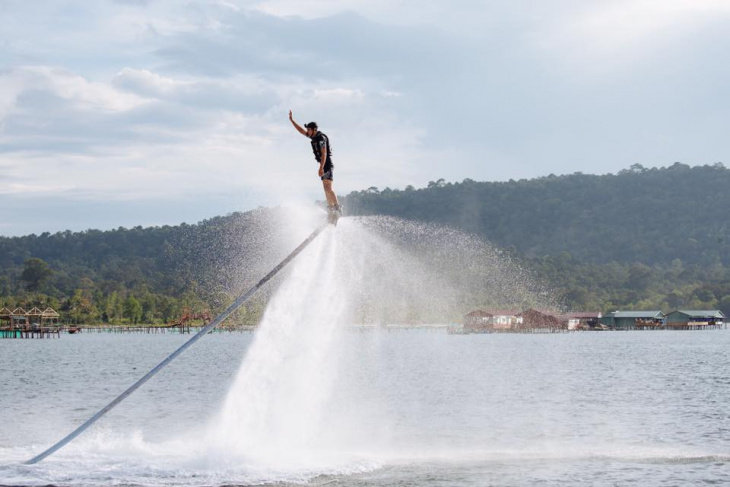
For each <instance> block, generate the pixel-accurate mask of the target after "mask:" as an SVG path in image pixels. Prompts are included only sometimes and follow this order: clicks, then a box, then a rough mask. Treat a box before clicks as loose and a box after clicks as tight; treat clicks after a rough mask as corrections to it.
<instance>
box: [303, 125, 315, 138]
mask: <svg viewBox="0 0 730 487" xmlns="http://www.w3.org/2000/svg"><path fill="white" fill-rule="evenodd" d="M304 128H306V129H307V137H314V135H315V134H316V133H317V130H318V129H317V122H309V123H307V124H304Z"/></svg>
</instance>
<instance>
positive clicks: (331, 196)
mask: <svg viewBox="0 0 730 487" xmlns="http://www.w3.org/2000/svg"><path fill="white" fill-rule="evenodd" d="M322 185H323V186H324V196H325V198H327V206H335V207H337V206H339V203H338V201H337V195H336V194H335V192H334V191H333V190H332V180H331V179H324V180H322Z"/></svg>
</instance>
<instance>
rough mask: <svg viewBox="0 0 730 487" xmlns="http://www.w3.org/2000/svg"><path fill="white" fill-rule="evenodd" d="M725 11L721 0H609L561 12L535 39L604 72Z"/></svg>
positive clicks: (728, 11) (728, 5) (728, 10)
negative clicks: (564, 12)
mask: <svg viewBox="0 0 730 487" xmlns="http://www.w3.org/2000/svg"><path fill="white" fill-rule="evenodd" d="M729 17H730V2H727V1H725V0H610V1H604V2H595V3H587V4H585V5H583V6H581V7H580V8H576V9H573V10H572V11H568V12H566V14H565V15H563V16H561V17H558V18H556V19H555V22H554V23H553V25H552V27H551V28H550V29H548V30H546V34H545V36H544V37H542V36H539V37H538V39H540V42H544V45H546V46H548V47H549V48H554V49H556V50H557V53H559V54H562V55H565V56H566V59H567V60H569V61H571V62H575V63H579V64H580V65H581V66H582V67H590V68H591V69H593V68H595V69H598V70H600V71H602V72H610V71H611V70H614V69H617V68H619V67H622V66H623V67H626V68H628V69H630V68H631V66H633V63H634V62H635V61H639V60H642V59H644V58H646V57H647V56H650V55H652V54H654V53H655V52H656V51H657V50H658V49H661V48H663V47H665V46H668V45H672V44H673V43H675V42H677V41H679V40H680V39H681V40H684V41H687V39H686V38H687V36H690V35H694V34H696V33H698V32H700V31H701V29H702V28H703V27H704V26H706V25H707V24H708V23H713V22H715V21H717V20H718V19H722V18H725V19H728V18H729Z"/></svg>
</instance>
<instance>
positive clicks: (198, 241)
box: [0, 163, 730, 324]
mask: <svg viewBox="0 0 730 487" xmlns="http://www.w3.org/2000/svg"><path fill="white" fill-rule="evenodd" d="M729 183H730V170H728V169H726V168H725V167H724V166H723V165H722V164H719V163H718V164H714V165H708V166H700V167H689V166H687V165H685V164H680V163H676V164H673V165H671V166H669V167H663V168H644V167H643V166H640V165H638V164H637V165H634V166H631V168H629V169H626V170H624V171H621V172H619V173H618V174H607V175H587V174H582V173H576V174H571V175H565V176H555V175H550V176H547V177H543V178H537V179H530V180H519V181H512V180H511V181H506V182H477V181H472V180H468V179H467V180H464V181H462V182H460V183H451V182H446V181H445V180H443V179H439V180H437V181H433V182H430V183H429V184H428V186H427V187H425V188H420V189H416V188H414V187H411V186H409V187H407V188H405V189H403V190H395V189H389V188H385V189H383V190H380V189H378V188H368V189H366V190H363V191H357V192H352V193H350V194H349V195H347V196H345V197H343V198H342V199H343V204H344V205H345V207H346V210H347V212H348V213H349V214H350V215H389V216H395V217H400V218H404V219H410V220H420V221H425V222H431V223H437V224H440V225H445V226H449V227H453V228H456V229H459V230H461V231H463V232H466V233H469V234H474V235H477V236H479V237H480V238H483V239H486V240H488V241H490V242H492V243H494V244H496V245H498V246H500V247H502V248H503V249H506V251H507V252H508V253H510V254H511V255H512V257H513V258H515V259H517V260H520V261H522V262H523V264H524V266H525V267H527V268H529V269H531V270H532V271H533V272H534V273H535V274H536V275H537V276H538V277H539V278H540V279H542V280H543V281H544V282H546V283H547V284H548V285H549V286H550V287H551V288H552V289H553V291H554V293H555V294H556V296H557V298H559V300H560V301H561V302H562V303H564V304H565V306H566V308H571V309H584V310H599V309H600V310H603V311H613V310H615V309H619V308H623V309H648V308H655V309H656V308H660V309H664V310H667V309H673V308H677V307H694V308H720V309H722V310H723V311H725V312H726V313H727V314H730V227H729V226H728V221H727V215H728V213H729V212H728V210H730V204H729V202H728V196H727V188H728V187H730V185H729ZM280 216H281V215H280V210H279V209H276V208H272V209H265V208H259V209H257V210H253V211H250V212H245V213H233V214H230V215H227V216H221V217H216V218H212V219H209V220H205V221H202V222H200V223H197V224H193V225H190V224H181V225H177V226H162V227H150V228H142V227H134V228H130V229H126V228H118V229H115V230H109V231H100V230H87V231H84V232H70V231H66V232H57V233H54V234H51V233H42V234H40V235H28V236H23V237H0V305H2V306H7V307H9V308H11V309H12V308H13V307H16V306H22V307H31V306H50V307H53V308H54V309H56V310H57V311H59V312H60V313H61V315H62V319H63V320H64V321H66V322H78V323H81V322H95V321H99V322H107V323H140V322H145V323H168V322H170V321H172V320H174V319H175V318H176V317H179V316H180V314H181V313H182V311H183V309H185V308H188V309H191V310H192V311H203V310H205V309H208V310H210V311H211V313H216V312H218V311H221V310H222V309H224V308H225V307H226V306H227V305H228V304H230V303H231V302H232V301H233V299H234V298H235V296H237V295H238V294H239V293H240V292H241V290H243V289H244V288H246V286H249V285H251V284H252V283H253V282H255V280H256V279H257V278H258V277H260V276H261V275H263V274H265V272H266V271H268V269H269V268H270V267H271V266H272V265H273V264H275V263H276V262H277V260H276V259H278V258H280V257H282V256H283V255H285V253H286V251H287V250H288V246H287V245H288V244H287V243H286V241H285V238H284V237H285V235H286V228H285V227H286V226H285V225H284V224H282V222H283V220H282V219H281V218H280ZM272 246H273V247H274V248H273V249H272ZM277 246H278V247H277ZM279 247H280V248H279ZM232 264H233V265H232ZM267 292H268V291H267ZM267 298H268V295H267V294H266V292H265V293H264V294H263V295H262V296H260V297H258V298H257V299H256V300H255V301H254V302H253V303H251V304H250V305H248V306H247V307H246V308H245V309H242V310H241V312H240V313H239V314H238V315H237V316H236V317H235V319H236V320H237V321H238V322H239V323H245V324H254V323H256V322H257V321H258V319H259V318H260V315H261V313H262V310H263V309H264V306H265V303H266V300H267ZM465 311H469V310H465Z"/></svg>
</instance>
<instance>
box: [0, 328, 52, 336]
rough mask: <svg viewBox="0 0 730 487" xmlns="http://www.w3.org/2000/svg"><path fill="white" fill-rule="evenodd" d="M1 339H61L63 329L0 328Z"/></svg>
mask: <svg viewBox="0 0 730 487" xmlns="http://www.w3.org/2000/svg"><path fill="white" fill-rule="evenodd" d="M0 338H22V339H25V338H61V327H59V326H43V327H38V328H35V327H22V328H12V329H11V328H0Z"/></svg>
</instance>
